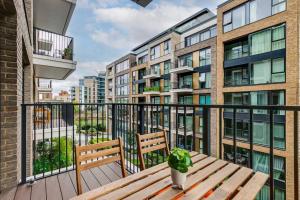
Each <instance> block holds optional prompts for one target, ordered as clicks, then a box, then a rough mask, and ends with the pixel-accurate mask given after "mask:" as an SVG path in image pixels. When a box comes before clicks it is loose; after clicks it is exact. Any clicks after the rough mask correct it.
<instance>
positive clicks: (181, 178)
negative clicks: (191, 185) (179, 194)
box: [171, 168, 187, 190]
mask: <svg viewBox="0 0 300 200" xmlns="http://www.w3.org/2000/svg"><path fill="white" fill-rule="evenodd" d="M186 175H187V173H181V172H180V171H178V170H176V169H173V168H171V178H172V182H173V187H176V188H179V189H182V190H183V189H184V184H185V181H186Z"/></svg>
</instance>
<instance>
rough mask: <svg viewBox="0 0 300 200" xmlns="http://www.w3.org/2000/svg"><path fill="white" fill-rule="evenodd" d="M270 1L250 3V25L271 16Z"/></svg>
mask: <svg viewBox="0 0 300 200" xmlns="http://www.w3.org/2000/svg"><path fill="white" fill-rule="evenodd" d="M270 5H271V0H254V1H251V2H250V23H252V22H255V21H258V20H260V19H263V18H266V17H268V16H271V6H270Z"/></svg>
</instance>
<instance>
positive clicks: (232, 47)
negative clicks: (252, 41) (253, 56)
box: [225, 38, 249, 60]
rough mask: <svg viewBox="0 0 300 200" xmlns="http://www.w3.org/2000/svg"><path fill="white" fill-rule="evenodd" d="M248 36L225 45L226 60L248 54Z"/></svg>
mask: <svg viewBox="0 0 300 200" xmlns="http://www.w3.org/2000/svg"><path fill="white" fill-rule="evenodd" d="M248 48H249V47H248V38H245V39H243V40H242V41H239V42H235V43H232V44H226V45H225V60H232V59H237V58H242V57H245V56H248Z"/></svg>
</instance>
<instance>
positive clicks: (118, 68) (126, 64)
mask: <svg viewBox="0 0 300 200" xmlns="http://www.w3.org/2000/svg"><path fill="white" fill-rule="evenodd" d="M126 69H129V60H125V61H123V62H121V63H118V64H117V65H116V73H118V72H121V71H124V70H126Z"/></svg>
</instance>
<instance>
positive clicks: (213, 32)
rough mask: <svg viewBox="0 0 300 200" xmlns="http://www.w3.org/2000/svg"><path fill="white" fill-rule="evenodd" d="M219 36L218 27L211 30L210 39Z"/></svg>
mask: <svg viewBox="0 0 300 200" xmlns="http://www.w3.org/2000/svg"><path fill="white" fill-rule="evenodd" d="M215 36H217V27H216V26H213V27H211V28H210V37H215Z"/></svg>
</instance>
